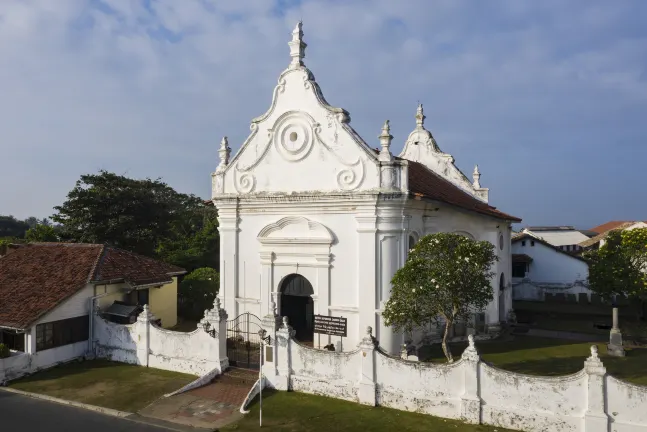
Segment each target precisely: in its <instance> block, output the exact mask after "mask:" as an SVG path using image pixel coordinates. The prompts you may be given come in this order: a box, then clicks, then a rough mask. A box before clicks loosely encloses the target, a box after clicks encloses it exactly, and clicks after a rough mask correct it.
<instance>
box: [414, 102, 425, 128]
mask: <svg viewBox="0 0 647 432" xmlns="http://www.w3.org/2000/svg"><path fill="white" fill-rule="evenodd" d="M426 118H427V117H425V112H424V111H423V109H422V104H418V109H417V110H416V125H418V129H424V127H425V119H426Z"/></svg>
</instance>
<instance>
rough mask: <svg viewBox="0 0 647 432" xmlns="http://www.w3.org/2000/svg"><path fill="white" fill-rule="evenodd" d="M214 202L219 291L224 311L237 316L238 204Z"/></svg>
mask: <svg viewBox="0 0 647 432" xmlns="http://www.w3.org/2000/svg"><path fill="white" fill-rule="evenodd" d="M215 202H216V207H217V209H218V231H219V233H220V291H219V293H218V296H219V297H220V298H221V299H222V302H223V303H224V307H225V310H227V311H229V313H230V314H232V316H237V315H238V305H237V304H236V297H238V230H239V228H238V224H239V215H238V203H237V202H219V201H217V200H216V201H215Z"/></svg>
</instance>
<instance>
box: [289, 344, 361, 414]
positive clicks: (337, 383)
mask: <svg viewBox="0 0 647 432" xmlns="http://www.w3.org/2000/svg"><path fill="white" fill-rule="evenodd" d="M290 359H291V368H292V375H291V377H290V386H291V389H292V390H294V391H301V392H304V393H312V394H320V395H324V396H331V397H335V398H338V399H345V400H350V401H357V382H358V381H359V378H360V376H359V374H360V371H361V353H360V352H359V351H351V352H329V351H322V350H317V349H313V348H308V347H305V346H302V345H299V344H298V343H296V342H294V341H292V342H291V343H290Z"/></svg>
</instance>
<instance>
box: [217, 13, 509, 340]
mask: <svg viewBox="0 0 647 432" xmlns="http://www.w3.org/2000/svg"><path fill="white" fill-rule="evenodd" d="M289 46H290V56H291V62H290V64H289V66H288V68H287V69H286V70H285V71H283V73H281V75H280V76H279V80H278V85H277V86H276V87H275V88H274V93H273V97H272V103H271V105H270V107H269V109H268V111H267V112H266V113H265V114H263V115H262V116H260V117H257V118H255V119H253V120H252V122H251V134H250V135H249V137H248V138H247V140H246V141H245V142H244V143H243V144H242V146H241V148H240V150H239V151H238V153H237V154H236V155H235V156H233V157H231V155H230V153H231V149H230V148H229V145H228V142H227V138H224V139H223V140H222V143H221V145H220V150H219V155H220V164H219V165H218V168H217V169H216V172H215V173H213V174H212V201H213V203H214V205H215V206H216V208H217V210H218V218H219V223H220V292H219V297H220V299H221V302H222V304H223V306H224V308H225V309H226V310H227V312H228V315H229V317H230V318H231V317H236V316H238V315H240V314H242V313H245V312H250V313H253V314H255V315H257V316H258V317H261V318H262V317H263V316H265V315H267V314H270V313H272V312H273V310H272V309H273V308H276V309H275V312H276V313H278V315H280V316H287V317H288V319H289V322H290V324H291V325H292V326H293V327H294V329H295V330H296V339H297V340H299V341H302V342H304V343H309V342H310V341H313V317H314V315H315V314H316V315H326V316H335V317H344V318H346V319H347V329H348V330H347V337H346V338H344V339H343V340H342V341H341V342H342V344H341V346H340V344H339V337H333V336H325V340H324V336H321V345H323V344H324V342H325V343H326V344H327V343H334V344H336V345H337V349H340V348H341V349H343V350H344V351H346V350H352V349H354V348H355V347H356V344H357V343H358V342H359V341H360V340H361V338H362V336H363V335H364V334H365V331H366V330H365V329H366V327H367V326H371V327H372V328H373V329H375V330H374V334H375V336H376V338H377V340H378V341H379V343H380V346H381V347H382V348H384V349H385V350H387V351H389V352H391V353H396V352H399V350H400V346H401V344H402V343H403V341H404V337H403V335H402V334H400V333H397V332H395V331H393V329H392V328H390V327H388V326H385V325H384V323H383V320H382V317H381V313H382V310H383V307H384V304H385V302H386V301H387V300H388V298H389V295H390V291H391V285H390V281H391V278H392V276H393V274H394V273H395V272H396V270H397V269H398V268H400V267H401V266H402V265H403V264H404V263H405V261H406V259H407V253H408V251H409V249H410V248H411V246H412V244H414V243H415V242H416V241H417V239H418V238H420V237H421V236H424V235H426V234H430V233H436V232H456V233H462V234H464V235H466V236H469V237H472V238H474V239H476V240H487V241H490V242H491V243H492V244H493V245H495V246H496V251H497V254H498V257H499V261H498V262H497V263H496V264H495V268H493V269H492V270H493V271H495V272H496V276H495V277H493V279H492V286H493V288H494V300H493V301H492V302H491V304H490V305H489V306H488V308H487V310H486V311H485V314H484V317H483V318H484V321H485V325H486V327H487V331H489V332H497V331H498V330H499V328H500V322H502V321H505V320H506V317H507V314H508V311H509V310H510V309H511V304H512V296H511V292H510V291H511V289H510V282H509V281H510V279H511V273H512V261H511V252H510V237H511V232H512V229H511V223H513V222H520V219H519V218H516V217H514V216H510V215H508V214H505V213H503V212H501V211H499V210H497V209H496V208H495V207H492V206H490V205H489V204H488V189H487V188H483V187H481V185H480V182H479V178H480V173H479V171H478V167H476V168H475V170H474V173H473V181H470V180H468V178H467V177H466V176H465V175H464V174H463V173H462V172H461V171H460V170H459V169H458V168H457V167H456V166H455V165H454V159H453V157H452V156H451V155H449V154H447V153H444V152H442V151H441V150H440V148H439V147H438V145H437V143H436V141H435V140H434V138H433V136H432V134H431V133H430V132H429V131H428V130H426V129H425V126H424V121H425V116H424V113H423V108H422V105H421V106H419V107H418V109H417V113H416V115H415V127H414V129H413V132H411V134H410V135H409V137H408V138H407V140H406V143H405V145H404V149H403V151H402V153H401V154H400V155H399V156H396V155H393V154H392V153H391V143H392V139H393V137H392V136H391V134H390V133H389V122H388V121H386V122H385V123H384V126H383V127H382V132H381V134H380V135H379V141H377V140H376V142H375V144H373V145H369V144H368V143H367V142H366V141H365V140H364V139H362V138H361V137H360V136H359V135H358V134H357V133H356V132H355V131H354V130H353V128H352V127H351V125H350V116H349V114H348V112H347V111H345V110H344V109H341V108H335V107H333V106H331V105H329V104H328V102H327V101H326V99H325V98H324V96H323V94H322V92H321V89H320V88H319V85H318V84H317V82H316V81H315V78H314V75H313V74H312V72H310V70H308V68H306V66H305V65H304V62H303V59H304V57H305V49H306V44H305V43H304V42H303V32H302V26H301V23H299V24H298V25H297V27H296V28H295V29H294V31H293V32H292V40H291V41H290V42H289ZM412 114H413V113H412ZM412 123H413V115H412ZM412 126H413V125H412ZM378 129H379V128H378ZM378 142H379V146H380V148H379V149H374V148H373V147H377V144H378Z"/></svg>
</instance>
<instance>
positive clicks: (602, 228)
mask: <svg viewBox="0 0 647 432" xmlns="http://www.w3.org/2000/svg"><path fill="white" fill-rule="evenodd" d="M629 222H631V223H632V224H634V223H637V222H640V221H611V222H607V223H603V224H602V225H598V226H596V227H595V228H591V229H590V231H595V232H596V233H598V234H602V233H605V232H607V231H611V230H613V229H616V228H619V227H620V225H623V224H626V223H629ZM644 222H645V223H647V221H644Z"/></svg>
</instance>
